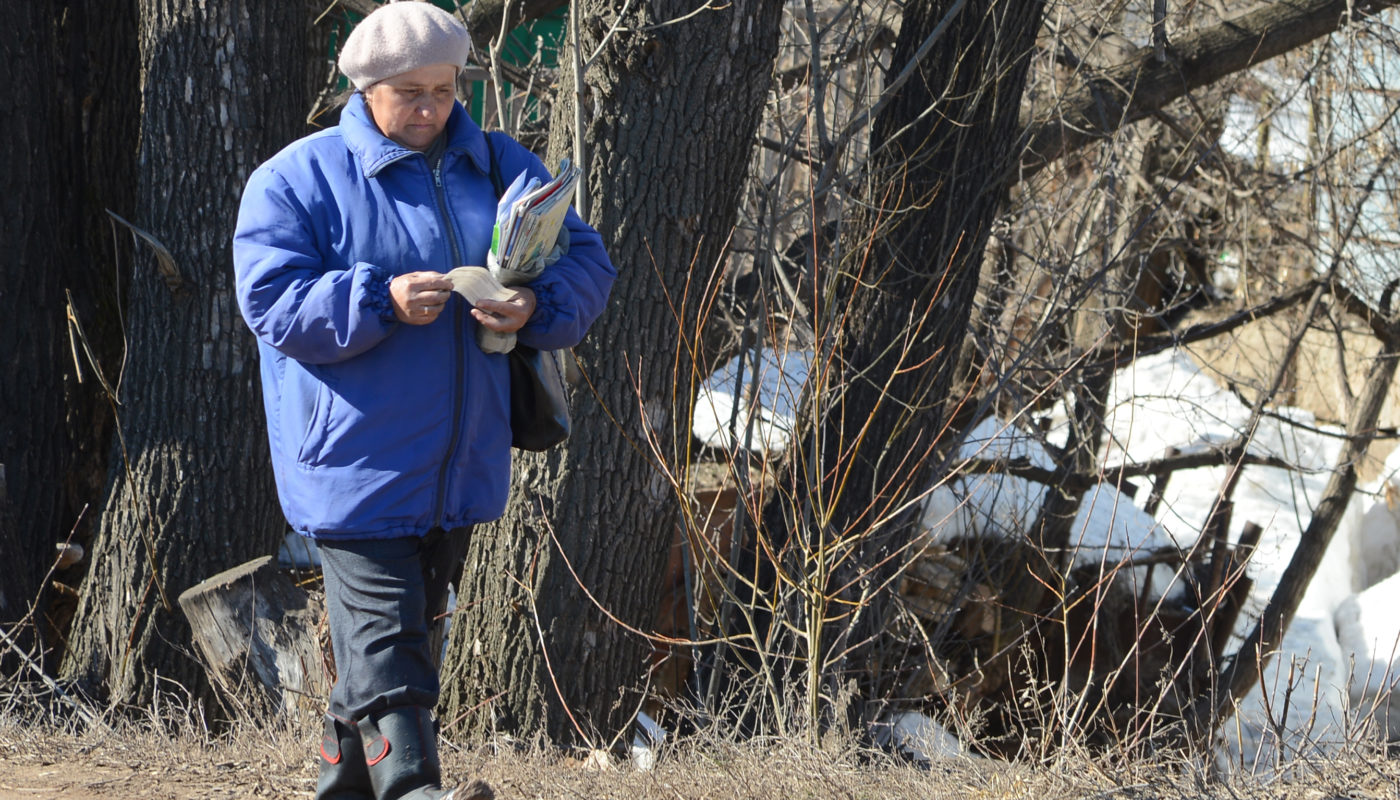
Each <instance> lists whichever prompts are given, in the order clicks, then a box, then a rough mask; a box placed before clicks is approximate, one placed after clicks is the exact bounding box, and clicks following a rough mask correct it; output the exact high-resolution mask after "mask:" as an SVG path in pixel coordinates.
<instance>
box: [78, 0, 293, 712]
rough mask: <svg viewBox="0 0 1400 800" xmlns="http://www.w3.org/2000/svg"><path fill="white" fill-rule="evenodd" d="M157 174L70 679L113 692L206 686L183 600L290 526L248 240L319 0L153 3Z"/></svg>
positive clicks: (150, 159)
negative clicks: (241, 204) (168, 683)
mask: <svg viewBox="0 0 1400 800" xmlns="http://www.w3.org/2000/svg"><path fill="white" fill-rule="evenodd" d="M139 9H140V15H139V26H140V28H139V40H140V53H141V74H142V76H143V79H144V80H143V85H142V89H141V100H142V117H141V136H140V164H141V177H140V181H139V189H138V193H137V194H138V198H137V207H136V208H137V211H136V212H135V215H134V218H133V219H132V220H131V221H132V222H133V223H134V224H136V225H138V226H140V227H141V228H143V229H144V230H146V231H148V232H149V233H150V234H151V235H152V236H154V237H155V238H156V239H158V240H159V241H160V242H161V243H163V245H164V246H165V247H166V248H168V250H169V253H170V255H171V256H173V260H162V259H158V258H157V257H155V255H154V254H153V252H154V248H153V247H150V246H144V245H143V247H142V249H141V252H140V254H139V257H138V258H137V261H136V265H135V269H134V274H133V276H132V280H131V292H130V304H129V309H130V310H129V313H128V315H127V320H128V326H129V327H128V331H127V336H128V339H127V341H128V354H127V371H126V377H125V381H124V383H123V385H122V389H121V401H122V405H121V408H120V410H119V412H118V414H119V420H118V436H117V438H116V442H115V443H114V445H113V450H112V456H111V465H112V466H111V471H110V474H109V479H108V484H107V490H106V492H105V496H104V503H103V507H102V514H101V524H100V529H99V532H98V536H97V539H96V541H95V542H94V546H93V549H92V554H91V559H92V566H91V568H90V570H89V573H88V577H87V579H86V580H85V582H84V584H83V587H82V594H81V599H80V603H79V607H78V611H77V617H76V619H75V621H74V630H73V635H72V638H71V640H70V646H69V650H68V654H67V657H66V659H65V661H64V664H63V674H64V675H65V676H66V677H68V678H72V679H78V680H80V681H82V682H83V683H84V684H86V685H87V686H88V687H89V688H91V689H98V690H101V689H105V691H106V693H107V694H108V695H109V696H110V697H111V699H112V700H113V701H125V702H140V701H143V700H145V699H146V698H149V697H150V696H151V693H152V692H153V690H155V689H157V688H159V687H158V686H157V685H156V683H155V679H156V676H157V675H159V676H160V677H161V678H166V679H172V680H175V681H179V682H181V683H183V684H185V686H187V687H197V686H203V685H204V683H203V679H202V671H201V670H200V669H199V668H198V666H197V665H196V664H195V663H194V662H193V661H191V660H190V658H189V657H188V656H187V655H185V653H187V652H188V649H189V648H188V632H187V627H186V624H185V622H184V621H183V618H182V617H181V615H180V614H179V611H178V610H177V609H176V608H175V607H174V599H175V597H176V596H177V595H178V594H179V593H180V592H181V591H183V590H184V589H185V588H187V587H189V586H191V585H193V584H195V583H197V582H199V581H200V580H201V579H203V578H205V577H208V576H209V575H210V574H212V573H214V572H217V571H219V570H220V569H223V568H225V567H228V566H232V565H234V564H238V563H241V562H243V561H246V560H248V559H250V558H252V557H253V556H255V555H261V554H265V553H267V552H270V550H271V547H272V545H273V542H274V541H275V540H276V538H277V535H278V533H279V531H280V529H281V527H282V524H281V517H280V513H279V511H278V508H277V503H276V495H275V491H274V488H273V485H272V478H271V472H270V469H269V466H268V457H267V443H266V439H265V437H264V435H263V433H262V430H263V424H262V416H263V414H262V409H261V403H260V401H259V394H258V388H257V387H258V366H257V358H256V350H255V349H254V341H253V339H252V337H251V336H250V335H249V334H248V333H247V331H246V329H245V328H244V326H243V324H242V322H241V321H240V319H239V317H238V311H237V307H236V304H235V302H234V299H233V286H232V283H233V271H232V269H231V267H230V255H229V250H230V245H229V243H230V239H231V237H232V231H233V225H234V220H235V218H236V215H237V209H238V200H239V196H240V192H241V189H242V186H243V184H244V182H245V180H246V179H247V176H248V174H249V173H250V172H251V171H252V170H253V168H254V167H255V166H256V165H257V164H258V163H259V161H260V160H261V159H263V158H266V157H267V156H269V155H271V154H272V153H274V152H275V151H276V150H277V148H279V147H280V146H282V145H283V144H285V143H286V142H287V141H288V140H290V139H291V138H293V137H294V136H295V135H297V134H298V133H299V132H300V131H301V130H302V129H303V114H304V113H305V109H306V107H307V104H306V98H305V96H304V94H305V91H304V86H305V83H304V81H303V80H302V77H303V75H304V74H305V65H304V59H305V57H306V38H305V37H306V35H307V25H308V22H309V20H308V18H307V16H306V13H305V8H304V6H303V5H302V4H301V3H280V4H278V3H273V4H267V3H255V2H251V1H250V0H141V3H140V6H139Z"/></svg>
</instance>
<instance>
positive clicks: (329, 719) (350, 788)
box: [316, 714, 374, 800]
mask: <svg viewBox="0 0 1400 800" xmlns="http://www.w3.org/2000/svg"><path fill="white" fill-rule="evenodd" d="M316 800H374V787H372V786H371V785H370V781H369V768H368V767H367V766H365V749H364V745H363V744H361V742H360V729H359V728H357V727H355V723H353V722H351V721H350V720H348V719H341V718H340V717H337V716H334V715H332V714H327V715H326V727H325V730H324V732H323V733H322V734H321V776H320V779H319V780H317V782H316Z"/></svg>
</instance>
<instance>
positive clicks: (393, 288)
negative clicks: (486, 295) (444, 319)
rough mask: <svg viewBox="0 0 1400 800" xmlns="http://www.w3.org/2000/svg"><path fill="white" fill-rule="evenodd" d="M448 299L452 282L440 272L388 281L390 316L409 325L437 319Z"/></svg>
mask: <svg viewBox="0 0 1400 800" xmlns="http://www.w3.org/2000/svg"><path fill="white" fill-rule="evenodd" d="M451 296H452V281H450V280H448V279H447V277H446V276H445V275H443V274H442V273H441V272H410V273H407V274H405V275H400V276H398V277H397V278H395V279H393V280H392V281H390V282H389V300H390V302H392V303H393V306H394V316H395V317H398V320H399V322H403V323H406V324H409V325H427V324H428V323H430V322H432V321H433V320H435V319H437V318H438V315H439V314H441V313H442V309H443V308H445V307H446V306H447V298H449V297H451ZM531 307H532V308H533V305H532V306H531Z"/></svg>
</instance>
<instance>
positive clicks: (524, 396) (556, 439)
mask: <svg viewBox="0 0 1400 800" xmlns="http://www.w3.org/2000/svg"><path fill="white" fill-rule="evenodd" d="M484 135H485V138H486V151H487V152H488V153H490V157H491V186H492V187H493V188H494V189H495V190H496V199H498V200H499V199H500V197H501V195H503V194H505V192H506V184H505V181H504V180H503V179H502V178H501V165H500V162H499V161H497V160H496V148H495V147H494V146H493V145H492V144H491V136H490V135H489V134H484ZM506 361H507V362H508V363H509V365H510V444H511V447H515V448H518V449H520V450H531V451H534V452H540V451H543V450H548V449H549V448H551V447H553V446H554V445H556V444H559V443H560V442H562V441H564V440H565V439H567V438H569V424H570V420H569V394H568V389H567V387H566V386H565V385H564V371H563V370H562V369H561V368H560V367H559V356H558V354H556V353H554V352H552V351H540V350H536V349H535V348H533V347H530V346H529V345H526V344H523V343H521V342H519V341H517V342H516V343H515V349H514V350H511V351H510V352H509V353H507V354H506Z"/></svg>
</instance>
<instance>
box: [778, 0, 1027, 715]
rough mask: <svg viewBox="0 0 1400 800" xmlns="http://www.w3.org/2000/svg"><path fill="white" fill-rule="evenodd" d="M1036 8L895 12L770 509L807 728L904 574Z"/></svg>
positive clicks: (992, 3)
mask: <svg viewBox="0 0 1400 800" xmlns="http://www.w3.org/2000/svg"><path fill="white" fill-rule="evenodd" d="M1042 10H1043V3H1041V2H1039V1H1038V0H1026V1H1025V2H1022V0H966V1H965V2H964V1H963V0H912V1H911V2H909V3H908V4H907V5H906V6H905V10H904V15H903V20H902V23H901V25H900V31H899V36H898V40H897V42H896V44H895V50H894V54H893V61H892V64H891V68H890V71H889V74H890V75H891V76H899V75H900V74H901V73H903V72H904V71H905V70H906V69H907V68H911V67H912V70H913V71H912V73H910V76H909V78H908V80H907V82H905V83H904V84H903V85H902V86H901V87H899V88H898V89H897V90H896V91H895V94H894V95H893V97H892V98H891V100H890V101H889V102H888V104H887V105H886V106H885V107H884V108H883V109H882V110H881V111H880V113H879V115H878V116H877V117H876V121H875V125H874V128H873V129H872V132H871V152H872V153H873V156H872V158H871V161H870V164H869V177H868V180H867V182H866V188H865V191H866V201H867V202H866V204H864V205H863V206H862V210H861V211H860V212H859V213H858V215H857V216H856V218H855V219H854V220H853V221H852V223H851V224H850V225H849V227H848V228H847V230H846V233H845V235H844V236H843V238H842V242H841V247H840V252H841V253H843V254H845V256H844V257H843V259H842V261H841V263H840V264H839V265H837V264H832V263H830V262H829V261H828V262H825V263H824V262H823V259H822V256H821V255H820V254H819V257H818V259H817V268H818V270H819V272H818V280H820V281H822V282H823V284H824V297H825V298H826V302H825V308H824V310H823V312H822V314H821V315H820V317H819V321H818V330H817V337H818V352H817V361H818V363H819V364H829V365H831V369H832V371H833V374H836V375H839V376H840V378H839V382H836V383H831V384H828V385H825V386H823V385H817V396H816V397H814V398H813V401H812V402H813V403H814V409H815V413H812V414H810V415H808V416H806V417H804V418H803V419H802V422H803V423H804V425H806V429H805V430H804V431H802V432H801V435H800V436H799V437H798V439H797V440H795V447H794V448H793V450H792V451H791V455H790V463H791V464H792V465H793V473H794V474H793V477H792V483H793V486H794V487H795V488H793V489H792V490H791V491H790V492H784V493H780V496H779V499H778V500H777V501H776V502H773V503H770V505H769V508H768V509H767V510H766V512H765V529H766V530H767V531H768V532H769V535H770V536H771V535H774V533H776V532H779V531H783V530H788V531H792V532H793V536H792V537H790V538H789V539H788V541H787V542H786V546H788V547H790V548H791V550H790V552H791V554H792V560H791V563H790V564H789V566H790V567H791V568H792V569H793V570H796V571H798V572H799V574H800V575H801V576H802V577H801V580H803V581H805V583H804V584H803V590H804V591H803V597H802V603H801V606H802V607H801V608H800V609H798V610H797V611H796V612H795V617H794V619H793V620H792V622H793V628H790V630H791V629H796V630H802V631H803V637H802V642H801V643H800V644H798V645H796V647H797V648H798V655H799V656H800V657H801V658H800V660H801V662H802V663H805V664H806V665H808V666H807V670H808V674H807V676H806V680H805V684H804V685H805V692H806V695H807V709H806V710H807V712H808V713H809V715H811V716H812V718H813V719H812V721H813V722H816V721H818V720H819V719H823V718H826V717H825V715H824V714H823V712H822V704H823V703H824V702H826V701H823V700H822V699H821V698H822V697H823V696H825V697H826V698H827V699H828V700H829V699H830V698H834V697H836V696H837V694H838V693H836V692H833V691H831V690H832V689H833V687H839V685H840V684H841V683H844V680H845V678H846V677H847V676H846V675H845V674H844V670H845V667H843V666H842V663H841V662H842V661H847V662H849V663H851V664H852V665H853V666H854V662H853V661H851V660H850V659H849V655H850V653H851V651H849V650H846V648H847V647H849V646H851V645H852V643H855V642H860V641H863V640H864V639H865V636H866V635H869V634H872V633H873V632H874V630H876V629H878V627H879V626H880V625H881V624H882V623H881V613H882V612H881V611H880V606H878V605H876V606H870V605H869V603H870V602H871V600H872V597H871V595H870V592H871V591H878V590H879V589H880V587H881V586H883V585H884V584H883V580H884V579H885V578H887V577H888V575H889V573H890V571H891V570H892V569H893V568H895V567H897V566H898V565H899V563H902V561H901V560H900V558H899V553H900V548H901V547H902V546H903V545H904V544H905V543H907V542H908V540H909V535H910V533H911V530H910V523H911V522H912V521H913V518H915V517H916V516H917V515H916V514H915V511H916V509H917V506H915V505H912V504H911V503H910V501H911V499H912V498H914V497H915V496H916V495H917V494H918V493H920V492H922V491H924V490H925V489H926V488H927V487H928V486H930V485H931V483H932V481H933V478H934V477H935V475H934V473H935V468H936V467H937V462H938V456H939V455H940V453H939V449H938V445H939V444H940V442H941V439H943V438H944V437H943V432H944V424H945V421H946V420H947V419H948V417H949V414H950V412H951V411H952V410H953V409H954V408H955V407H956V405H957V403H958V402H959V398H957V397H950V396H949V392H950V390H951V388H952V386H953V385H954V377H955V373H956V371H957V369H958V363H959V353H960V351H961V348H962V344H963V339H964V337H965V335H966V332H967V330H968V327H969V326H968V322H969V315H970V312H971V310H972V305H973V293H974V292H975V290H976V288H977V284H978V276H979V270H980V266H981V263H982V257H983V250H984V248H985V246H986V243H987V239H988V235H989V232H990V229H991V225H992V221H993V219H994V218H995V217H996V214H997V212H998V210H999V209H1000V207H1001V204H1002V201H1003V198H1004V196H1005V192H1006V188H1007V186H1008V184H1009V180H1010V179H1011V177H1012V174H1013V172H1014V168H1015V165H1016V163H1017V158H1018V157H1019V151H1018V150H1017V145H1016V132H1017V118H1018V112H1019V110H1020V103H1021V95H1022V91H1023V89H1024V87H1025V83H1026V75H1027V70H1028V67H1029V61H1030V54H1031V51H1032V47H1033V46H1034V43H1035V39H1036V34H1037V32H1038V31H1039V29H1040V24H1041V14H1042ZM944 26H946V27H944ZM940 30H941V31H942V33H941V38H939V39H937V40H936V42H935V43H934V44H933V46H932V47H931V48H930V49H928V50H927V52H926V55H924V56H923V57H922V58H920V57H918V55H917V52H918V51H919V49H920V48H921V46H923V45H924V44H925V43H926V42H927V41H928V40H929V39H930V38H931V37H934V36H937V35H939V31H940ZM838 266H839V267H840V269H837V267H838ZM773 546H774V547H775V548H778V547H781V546H782V545H779V544H777V543H775V544H774V545H773ZM853 554H854V555H855V556H856V557H855V558H852V557H851V556H852V555H853ZM848 603H849V605H848ZM865 623H869V625H868V626H867V628H866V629H865V630H863V631H860V630H853V625H856V626H859V625H862V624H865ZM843 652H844V653H845V654H846V655H845V656H842V655H840V654H841V653H843ZM824 684H825V685H824ZM836 713H837V715H838V716H840V715H842V714H844V713H845V710H844V709H838V710H837V712H836Z"/></svg>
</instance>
